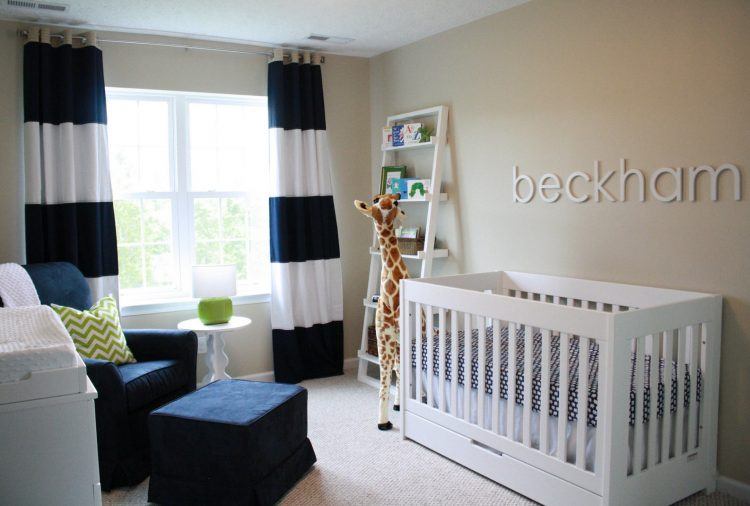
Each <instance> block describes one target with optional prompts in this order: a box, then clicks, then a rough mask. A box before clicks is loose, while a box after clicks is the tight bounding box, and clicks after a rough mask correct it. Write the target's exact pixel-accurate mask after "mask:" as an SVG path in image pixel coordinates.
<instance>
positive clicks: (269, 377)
mask: <svg viewBox="0 0 750 506" xmlns="http://www.w3.org/2000/svg"><path fill="white" fill-rule="evenodd" d="M358 363H359V359H358V358H357V357H352V358H346V359H344V372H346V371H353V370H355V369H356V368H357V364H358ZM239 378H240V379H248V380H253V381H273V371H266V372H258V373H255V374H247V375H245V376H240V377H239Z"/></svg>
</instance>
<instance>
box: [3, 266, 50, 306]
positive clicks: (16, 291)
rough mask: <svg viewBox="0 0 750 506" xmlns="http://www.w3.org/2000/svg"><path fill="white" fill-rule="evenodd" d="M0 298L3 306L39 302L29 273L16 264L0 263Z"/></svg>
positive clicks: (27, 304) (35, 303)
mask: <svg viewBox="0 0 750 506" xmlns="http://www.w3.org/2000/svg"><path fill="white" fill-rule="evenodd" d="M0 299H2V301H3V305H4V306H5V307H22V306H38V305H39V304H40V302H39V295H38V294H37V293H36V288H34V283H33V282H32V281H31V278H30V277H29V273H28V272H26V269H24V268H23V267H21V266H20V265H18V264H0Z"/></svg>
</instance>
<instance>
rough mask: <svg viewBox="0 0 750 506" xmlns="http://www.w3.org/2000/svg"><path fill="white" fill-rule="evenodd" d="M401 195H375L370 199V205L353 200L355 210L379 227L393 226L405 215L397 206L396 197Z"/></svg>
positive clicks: (390, 227) (389, 227)
mask: <svg viewBox="0 0 750 506" xmlns="http://www.w3.org/2000/svg"><path fill="white" fill-rule="evenodd" d="M400 197H401V195H399V194H398V193H387V194H385V195H375V197H373V199H372V205H367V203H366V202H362V201H361V200H355V201H354V207H356V208H357V211H359V212H360V213H362V214H364V215H365V216H367V217H368V218H372V220H373V221H374V222H375V223H376V224H377V225H379V226H380V228H388V229H392V228H394V224H395V223H397V222H399V221H400V220H401V218H402V217H404V216H405V215H406V213H404V212H403V211H402V210H401V209H400V208H399V207H398V199H399V198H400Z"/></svg>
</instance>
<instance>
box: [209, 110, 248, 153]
mask: <svg viewBox="0 0 750 506" xmlns="http://www.w3.org/2000/svg"><path fill="white" fill-rule="evenodd" d="M248 109H249V108H248V107H245V106H242V105H220V106H219V107H218V108H217V111H216V120H217V121H216V134H217V135H216V138H217V141H218V144H219V146H223V147H240V146H244V144H245V141H246V140H247V129H248V126H249V125H248V121H247V120H248V111H247V110H248Z"/></svg>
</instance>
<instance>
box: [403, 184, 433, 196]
mask: <svg viewBox="0 0 750 506" xmlns="http://www.w3.org/2000/svg"><path fill="white" fill-rule="evenodd" d="M429 192H430V180H429V179H408V180H407V181H406V198H407V199H410V200H425V198H426V195H427V194H428V193H429Z"/></svg>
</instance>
